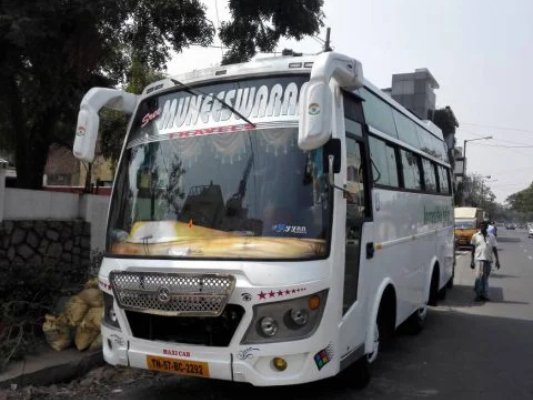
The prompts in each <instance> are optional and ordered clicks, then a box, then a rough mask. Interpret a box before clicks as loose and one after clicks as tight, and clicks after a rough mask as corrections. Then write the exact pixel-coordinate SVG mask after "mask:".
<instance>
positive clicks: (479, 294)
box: [470, 221, 500, 301]
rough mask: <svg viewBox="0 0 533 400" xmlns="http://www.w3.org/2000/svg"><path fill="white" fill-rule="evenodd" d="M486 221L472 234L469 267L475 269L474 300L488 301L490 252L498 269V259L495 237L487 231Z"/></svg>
mask: <svg viewBox="0 0 533 400" xmlns="http://www.w3.org/2000/svg"><path fill="white" fill-rule="evenodd" d="M488 225H489V224H488V222H486V221H485V222H482V223H481V230H480V231H479V232H477V233H476V234H474V235H473V236H472V240H471V241H470V244H471V245H472V261H471V263H470V268H472V269H474V268H475V270H476V282H475V284H474V290H475V292H476V298H475V299H474V301H489V298H488V296H487V291H488V289H489V275H490V269H491V263H492V254H493V253H494V257H495V258H496V268H498V269H500V259H499V257H498V249H497V248H496V246H497V243H496V238H495V237H494V235H491V234H490V233H488V232H487V228H488Z"/></svg>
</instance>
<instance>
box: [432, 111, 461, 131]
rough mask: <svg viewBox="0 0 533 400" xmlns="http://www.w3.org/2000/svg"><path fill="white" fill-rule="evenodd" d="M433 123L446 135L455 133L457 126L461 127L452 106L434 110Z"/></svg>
mask: <svg viewBox="0 0 533 400" xmlns="http://www.w3.org/2000/svg"><path fill="white" fill-rule="evenodd" d="M433 123H434V124H435V125H437V126H438V127H439V128H440V130H441V131H442V134H443V135H444V136H445V137H446V136H448V135H450V134H452V135H453V134H455V128H458V127H459V123H458V122H457V119H456V118H455V115H454V113H453V111H452V109H451V108H450V106H446V107H444V108H439V109H438V110H435V111H433Z"/></svg>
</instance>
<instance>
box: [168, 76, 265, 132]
mask: <svg viewBox="0 0 533 400" xmlns="http://www.w3.org/2000/svg"><path fill="white" fill-rule="evenodd" d="M169 79H170V80H171V81H172V82H174V83H175V84H176V85H180V86H181V87H182V88H183V90H185V91H186V92H188V93H190V94H193V95H199V94H201V95H204V96H209V97H211V99H214V100H215V101H218V102H219V103H220V104H222V105H223V106H224V107H226V108H227V109H228V110H230V111H232V112H233V113H234V114H236V115H238V116H239V117H240V118H241V119H242V120H243V121H246V122H248V123H249V124H250V125H252V126H253V127H254V128H255V127H256V125H255V124H254V123H253V122H252V121H250V120H249V119H248V118H246V117H245V116H244V115H242V114H241V113H240V112H239V111H237V110H236V109H235V107H233V106H232V105H231V104H229V103H226V102H225V101H224V100H222V99H219V98H218V97H215V96H213V95H212V94H211V93H205V92H203V91H201V90H199V89H193V88H192V87H190V86H187V85H186V84H185V83H183V82H180V81H178V80H177V79H174V78H169Z"/></svg>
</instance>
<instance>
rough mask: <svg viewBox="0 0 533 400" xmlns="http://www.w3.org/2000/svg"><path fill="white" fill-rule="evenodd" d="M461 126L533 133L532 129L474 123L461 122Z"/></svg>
mask: <svg viewBox="0 0 533 400" xmlns="http://www.w3.org/2000/svg"><path fill="white" fill-rule="evenodd" d="M461 125H471V126H479V127H481V128H490V129H499V130H501V131H516V132H525V133H533V130H531V129H523V128H509V127H503V126H495V125H484V124H477V123H474V122H461Z"/></svg>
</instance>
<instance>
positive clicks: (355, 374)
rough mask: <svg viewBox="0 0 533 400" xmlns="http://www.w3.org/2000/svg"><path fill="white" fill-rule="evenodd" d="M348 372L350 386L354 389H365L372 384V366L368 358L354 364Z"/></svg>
mask: <svg viewBox="0 0 533 400" xmlns="http://www.w3.org/2000/svg"><path fill="white" fill-rule="evenodd" d="M348 370H349V376H348V375H346V382H347V383H348V386H350V387H352V388H354V389H363V388H364V387H366V386H367V385H368V384H369V383H370V378H371V376H370V365H369V364H368V359H367V357H366V356H363V357H361V358H360V359H359V360H357V361H356V362H355V363H353V364H352V366H351V367H350V368H348Z"/></svg>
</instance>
